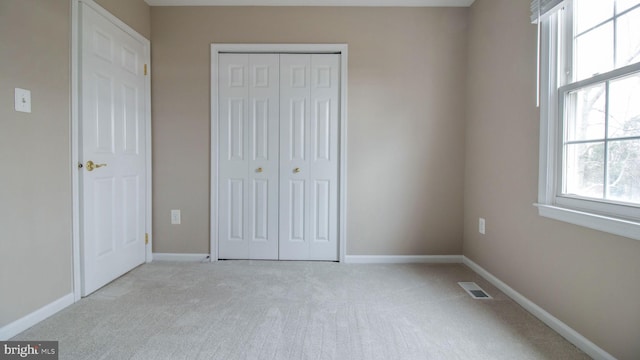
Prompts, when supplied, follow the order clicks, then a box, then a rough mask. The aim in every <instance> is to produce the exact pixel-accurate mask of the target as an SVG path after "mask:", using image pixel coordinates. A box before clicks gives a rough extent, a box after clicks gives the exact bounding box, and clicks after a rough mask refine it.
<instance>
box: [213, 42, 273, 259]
mask: <svg viewBox="0 0 640 360" xmlns="http://www.w3.org/2000/svg"><path fill="white" fill-rule="evenodd" d="M219 60H220V63H219V81H218V88H219V99H218V104H219V119H220V122H219V131H220V135H219V136H220V142H219V144H220V145H219V146H220V159H219V171H220V177H219V181H220V182H219V184H220V188H219V192H218V194H219V196H220V200H219V216H220V218H219V226H220V229H219V235H220V238H219V239H220V240H219V257H220V258H221V259H272V260H273V259H277V258H278V227H277V224H278V121H279V118H278V114H279V109H278V106H279V103H278V95H279V89H278V87H279V86H278V85H279V68H278V55H275V54H220V59H219Z"/></svg>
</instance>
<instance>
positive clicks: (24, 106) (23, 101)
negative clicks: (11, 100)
mask: <svg viewBox="0 0 640 360" xmlns="http://www.w3.org/2000/svg"><path fill="white" fill-rule="evenodd" d="M16 111H20V112H26V113H30V112H31V91H29V90H25V89H20V88H16Z"/></svg>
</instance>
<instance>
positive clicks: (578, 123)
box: [565, 84, 606, 141]
mask: <svg viewBox="0 0 640 360" xmlns="http://www.w3.org/2000/svg"><path fill="white" fill-rule="evenodd" d="M605 101H606V94H605V84H599V85H596V86H591V87H587V88H582V89H578V90H575V91H573V92H570V93H569V94H568V95H567V102H566V109H565V111H566V112H567V113H566V119H567V120H566V121H567V122H566V129H565V140H566V141H576V140H577V141H580V140H594V139H604V137H605V132H604V127H605V121H604V119H605Z"/></svg>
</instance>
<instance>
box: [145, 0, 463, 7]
mask: <svg viewBox="0 0 640 360" xmlns="http://www.w3.org/2000/svg"><path fill="white" fill-rule="evenodd" d="M145 1H146V2H147V4H149V5H151V6H416V7H429V6H454V7H467V6H471V4H473V2H474V0H145Z"/></svg>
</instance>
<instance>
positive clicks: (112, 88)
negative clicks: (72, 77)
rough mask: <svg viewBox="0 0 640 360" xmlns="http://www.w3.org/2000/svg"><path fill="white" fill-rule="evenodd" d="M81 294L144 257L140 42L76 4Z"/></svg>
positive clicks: (143, 159)
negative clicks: (80, 164) (79, 52)
mask: <svg viewBox="0 0 640 360" xmlns="http://www.w3.org/2000/svg"><path fill="white" fill-rule="evenodd" d="M80 17H81V19H82V21H81V23H80V25H81V32H80V33H81V34H82V35H81V37H80V40H81V61H80V69H81V70H80V74H81V75H80V76H81V83H80V97H81V108H80V124H79V125H80V131H81V137H82V140H81V145H80V149H79V150H80V154H79V155H80V159H81V161H82V167H81V168H80V174H81V175H80V204H81V205H80V206H81V209H80V211H81V225H80V226H81V229H80V231H81V236H82V241H81V263H82V264H81V265H82V295H88V294H90V293H92V292H93V291H95V290H96V289H98V288H100V287H102V286H103V285H105V284H107V283H108V282H110V281H112V280H114V279H115V278H117V277H119V276H120V275H122V274H124V273H126V272H127V271H129V270H131V269H133V268H134V267H136V266H137V265H140V264H142V263H143V262H144V261H145V211H146V208H145V206H146V205H145V204H146V178H145V171H146V163H145V161H146V143H145V139H146V136H145V119H146V113H145V111H146V109H145V102H144V101H145V96H146V94H145V74H144V70H143V67H144V66H145V65H144V45H143V44H142V43H140V42H139V41H138V40H136V39H134V38H133V37H132V36H131V35H129V34H127V33H126V32H125V31H123V30H122V29H120V28H118V27H117V26H116V25H114V24H113V23H112V22H110V21H109V20H107V19H106V18H105V17H103V16H102V15H100V14H98V13H97V12H96V11H95V10H94V9H92V8H91V7H89V6H87V5H85V4H83V3H81V7H80Z"/></svg>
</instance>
